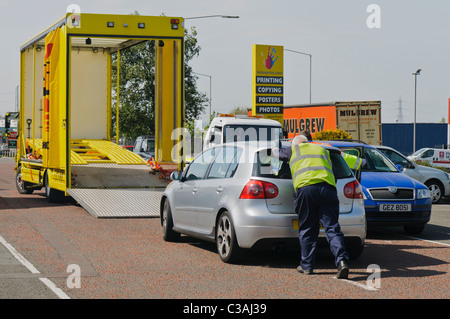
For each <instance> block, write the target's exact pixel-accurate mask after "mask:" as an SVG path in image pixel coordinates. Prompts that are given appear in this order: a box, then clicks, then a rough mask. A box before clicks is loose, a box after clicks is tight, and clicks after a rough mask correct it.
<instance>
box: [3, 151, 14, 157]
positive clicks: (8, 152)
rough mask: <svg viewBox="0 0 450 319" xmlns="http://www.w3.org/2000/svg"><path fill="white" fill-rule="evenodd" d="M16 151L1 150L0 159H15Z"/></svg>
mask: <svg viewBox="0 0 450 319" xmlns="http://www.w3.org/2000/svg"><path fill="white" fill-rule="evenodd" d="M16 153H17V150H3V151H0V157H15V156H16Z"/></svg>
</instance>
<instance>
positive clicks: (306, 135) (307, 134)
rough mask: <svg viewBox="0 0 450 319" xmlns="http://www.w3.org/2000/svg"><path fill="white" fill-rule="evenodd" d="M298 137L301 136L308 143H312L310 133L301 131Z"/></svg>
mask: <svg viewBox="0 0 450 319" xmlns="http://www.w3.org/2000/svg"><path fill="white" fill-rule="evenodd" d="M300 135H303V136H304V137H306V138H307V139H308V141H309V142H311V141H312V137H311V133H309V131H301V132H300Z"/></svg>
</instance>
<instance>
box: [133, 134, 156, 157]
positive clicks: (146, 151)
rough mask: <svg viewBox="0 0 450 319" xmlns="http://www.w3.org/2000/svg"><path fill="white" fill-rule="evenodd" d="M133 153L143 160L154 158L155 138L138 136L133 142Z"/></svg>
mask: <svg viewBox="0 0 450 319" xmlns="http://www.w3.org/2000/svg"><path fill="white" fill-rule="evenodd" d="M133 153H136V154H139V155H140V156H141V157H142V158H143V159H144V160H146V161H148V160H149V159H150V158H153V159H154V158H155V137H154V136H138V138H137V139H136V141H135V142H134V148H133Z"/></svg>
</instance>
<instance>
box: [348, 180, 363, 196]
mask: <svg viewBox="0 0 450 319" xmlns="http://www.w3.org/2000/svg"><path fill="white" fill-rule="evenodd" d="M344 195H345V197H347V198H363V192H362V187H361V184H359V183H358V181H353V182H350V183H348V184H347V185H345V186H344Z"/></svg>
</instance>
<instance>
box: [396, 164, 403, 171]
mask: <svg viewBox="0 0 450 319" xmlns="http://www.w3.org/2000/svg"><path fill="white" fill-rule="evenodd" d="M395 167H397V169H398V170H399V171H400V172H403V171H404V170H405V169H404V168H403V166H401V165H400V164H397V165H395Z"/></svg>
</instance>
